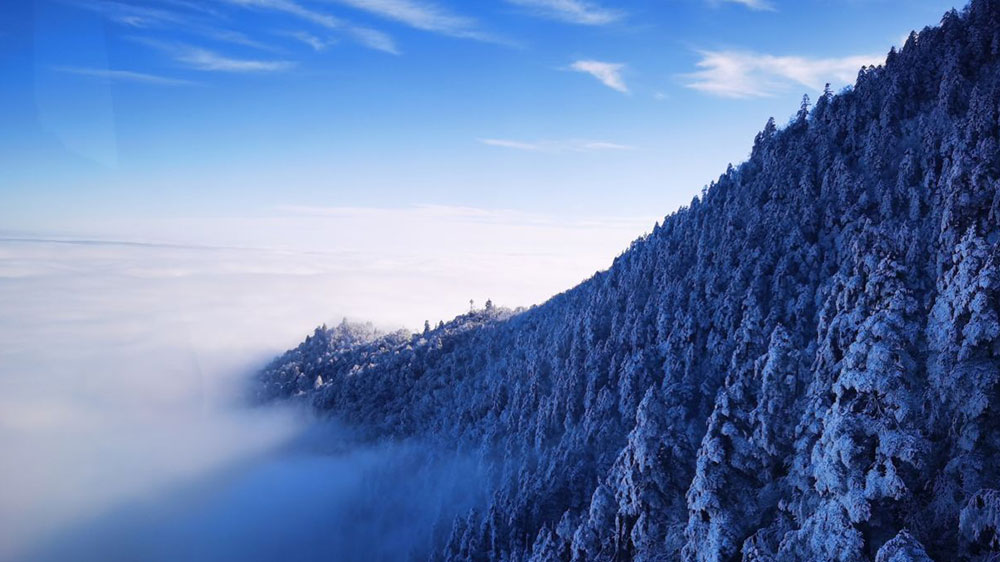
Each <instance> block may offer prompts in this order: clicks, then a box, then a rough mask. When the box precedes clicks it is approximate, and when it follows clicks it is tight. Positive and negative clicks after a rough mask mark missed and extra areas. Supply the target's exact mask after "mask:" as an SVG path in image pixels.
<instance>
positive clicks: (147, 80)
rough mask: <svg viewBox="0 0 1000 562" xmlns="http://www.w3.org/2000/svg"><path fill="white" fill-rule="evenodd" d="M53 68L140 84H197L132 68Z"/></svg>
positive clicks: (58, 70)
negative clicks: (136, 70) (131, 69)
mask: <svg viewBox="0 0 1000 562" xmlns="http://www.w3.org/2000/svg"><path fill="white" fill-rule="evenodd" d="M52 70H55V71H56V72H62V73H65V74H76V75H79V76H87V77H91V78H98V79H101V80H106V81H109V82H135V83H139V84H155V85H160V86H190V85H192V84H195V82H192V81H190V80H182V79H179V78H169V77H166V76H157V75H155V74H146V73H144V72H132V71H130V70H114V69H109V68H86V67H71V66H56V67H53V68H52Z"/></svg>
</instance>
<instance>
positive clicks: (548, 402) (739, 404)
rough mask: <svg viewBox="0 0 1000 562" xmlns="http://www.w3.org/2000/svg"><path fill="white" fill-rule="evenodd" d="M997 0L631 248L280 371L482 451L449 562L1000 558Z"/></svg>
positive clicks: (266, 391)
mask: <svg viewBox="0 0 1000 562" xmlns="http://www.w3.org/2000/svg"><path fill="white" fill-rule="evenodd" d="M998 143H1000V0H974V1H973V2H972V3H971V4H970V5H969V6H968V7H967V8H966V9H965V10H964V11H963V12H961V13H959V12H951V13H948V14H946V15H945V16H944V18H943V20H942V22H941V25H940V26H939V27H936V28H927V29H924V30H923V31H922V32H920V33H919V34H912V35H911V36H910V38H909V39H908V40H907V42H906V45H905V47H904V48H903V49H902V50H901V51H899V52H896V51H892V52H890V53H889V55H888V58H887V61H886V64H885V65H884V66H880V67H876V68H867V69H862V71H861V72H860V73H859V76H858V81H857V83H856V85H855V86H854V87H853V88H852V89H850V90H847V91H845V92H843V93H841V94H839V95H836V96H834V95H831V94H829V93H827V94H825V95H824V96H822V97H821V98H820V99H819V100H817V102H816V105H815V107H814V108H812V109H811V110H810V109H809V108H808V107H807V106H806V105H805V103H804V104H803V107H802V109H801V110H800V111H799V112H798V114H797V115H796V116H795V117H794V118H793V119H792V121H791V122H790V123H789V124H788V125H787V126H786V127H785V128H783V129H780V130H779V129H777V128H776V127H775V125H774V123H773V121H771V122H769V123H768V124H767V126H766V127H765V129H764V130H763V131H762V132H761V133H760V134H759V135H758V136H757V138H756V140H755V143H754V147H753V151H752V153H751V156H750V159H749V160H748V161H747V162H745V163H743V164H741V165H739V166H738V167H730V169H729V170H727V171H726V173H725V174H723V175H722V176H721V177H720V178H719V179H718V181H716V182H715V183H714V184H713V185H711V186H710V187H709V188H708V189H707V190H706V191H705V192H704V193H703V195H702V196H701V197H700V198H696V199H695V200H694V201H692V203H691V205H690V206H689V207H687V208H685V209H682V210H680V211H678V212H676V213H674V214H673V215H670V216H668V217H667V218H666V219H665V220H664V221H663V224H662V225H657V227H656V228H654V229H653V231H652V233H650V234H649V235H647V236H646V237H644V238H642V239H640V240H637V241H636V242H634V243H633V244H632V246H631V247H630V248H629V249H628V251H626V252H625V253H623V254H622V255H621V256H620V257H618V258H617V259H616V260H615V262H614V264H613V265H612V267H611V268H610V269H609V270H607V271H605V272H601V273H598V274H596V275H595V276H594V277H593V278H591V279H589V280H587V281H586V282H584V283H582V284H581V285H579V286H578V287H576V288H574V289H572V290H570V291H567V292H565V293H563V294H560V295H558V296H556V297H554V298H553V299H551V300H550V301H548V302H546V303H544V304H542V305H540V306H536V307H533V308H531V309H529V310H526V311H519V312H516V313H512V312H509V311H502V310H498V309H495V308H493V307H492V306H489V307H487V309H485V310H481V311H477V312H473V313H470V314H468V315H465V316H462V317H459V318H457V319H455V320H454V321H452V322H451V323H448V324H446V325H443V326H440V327H438V328H437V329H436V330H426V331H425V332H424V333H422V334H414V335H406V334H391V335H387V336H379V335H377V334H374V333H371V332H370V331H366V330H364V329H360V328H358V327H352V326H349V325H347V324H344V325H342V326H339V327H337V328H334V329H325V328H323V329H318V330H317V331H316V333H315V334H314V335H313V336H311V337H310V338H307V340H306V341H305V342H304V343H303V344H302V345H301V346H299V347H298V348H296V349H295V350H292V351H290V352H288V353H286V354H285V355H283V356H282V357H279V358H278V359H276V360H275V362H274V363H272V364H271V365H270V366H269V367H268V368H267V369H265V371H264V372H263V373H262V374H261V376H260V381H259V382H260V385H259V391H258V397H259V398H260V399H262V400H274V399H289V398H293V399H296V400H305V401H308V402H310V403H311V404H313V405H314V406H315V407H316V408H317V409H319V410H321V411H323V412H326V413H328V414H329V415H331V416H334V417H336V418H337V419H339V420H341V421H342V422H344V423H346V424H348V425H350V426H352V427H354V428H356V429H358V430H359V431H361V432H362V433H363V434H364V435H366V436H367V438H370V439H376V440H381V439H391V440H416V439H419V440H420V441H421V442H423V443H427V444H429V445H428V446H430V447H433V448H435V449H436V450H440V451H442V454H445V453H444V452H446V451H461V452H462V453H463V454H468V455H473V456H474V457H475V458H477V459H479V462H480V463H481V464H482V465H483V466H485V467H486V470H487V473H488V474H489V475H490V476H489V477H488V478H486V479H484V481H483V488H484V490H485V491H486V493H487V496H488V500H487V501H485V502H484V503H483V504H482V505H480V506H479V507H478V508H476V509H474V510H472V511H470V512H469V513H468V514H467V515H466V516H464V517H460V518H458V519H455V520H454V521H451V520H449V521H439V527H440V532H439V536H438V537H437V538H436V539H435V543H434V544H435V548H434V551H433V552H432V553H429V554H428V553H419V555H420V556H423V555H425V554H427V555H428V556H430V557H431V558H435V559H446V560H527V559H531V560H679V559H683V560H698V561H702V560H704V561H723V560H741V559H742V560H746V561H765V560H768V561H770V560H781V561H785V560H789V561H790V560H852V561H853V560H878V561H905V560H927V559H934V560H956V559H957V560H987V559H993V558H992V557H994V556H1000V515H998V514H1000V491H998V490H1000V462H998V461H1000V456H998V453H1000V412H998V411H997V409H998V408H1000V387H998V384H997V383H998V378H1000V320H998V312H1000V250H998V241H1000V189H998V188H1000V144H998Z"/></svg>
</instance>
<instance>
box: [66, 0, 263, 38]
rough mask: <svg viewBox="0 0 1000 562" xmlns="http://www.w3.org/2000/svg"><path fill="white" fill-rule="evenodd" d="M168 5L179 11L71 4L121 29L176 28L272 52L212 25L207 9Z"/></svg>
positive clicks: (211, 14) (109, 3) (237, 33)
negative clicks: (119, 26)
mask: <svg viewBox="0 0 1000 562" xmlns="http://www.w3.org/2000/svg"><path fill="white" fill-rule="evenodd" d="M171 4H174V5H176V6H177V7H178V8H180V10H167V9H163V8H153V7H148V6H138V5H134V4H126V3H122V2H112V1H96V2H75V3H73V4H72V5H73V6H76V7H78V8H81V9H85V10H89V11H91V12H95V13H97V14H99V15H101V16H102V17H104V18H105V19H106V20H108V21H110V22H112V23H115V24H118V25H122V26H125V27H130V28H134V29H143V30H154V29H155V30H166V29H180V30H183V31H184V32H185V33H188V34H192V35H198V36H200V37H203V38H205V39H209V40H212V41H218V42H223V43H232V44H234V45H242V46H244V47H253V48H255V49H261V50H273V49H272V48H271V46H269V45H267V44H265V43H262V42H260V41H257V40H255V39H253V38H251V37H249V36H248V35H247V34H245V33H243V32H241V31H236V30H233V29H227V28H225V27H219V26H217V25H215V21H214V20H215V19H218V18H220V17H221V16H220V15H219V14H218V12H215V11H214V10H211V9H210V8H208V7H205V6H201V5H194V4H190V3H188V2H182V1H176V2H171ZM192 12H193V13H192Z"/></svg>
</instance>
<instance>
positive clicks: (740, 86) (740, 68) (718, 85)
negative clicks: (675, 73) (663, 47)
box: [681, 50, 885, 98]
mask: <svg viewBox="0 0 1000 562" xmlns="http://www.w3.org/2000/svg"><path fill="white" fill-rule="evenodd" d="M699 54H700V55H701V60H699V61H698V62H697V63H696V66H697V67H698V69H699V70H697V71H695V72H692V73H689V74H684V75H681V78H682V80H684V85H685V86H687V87H688V88H691V89H694V90H698V91H700V92H704V93H706V94H711V95H714V96H719V97H726V98H754V97H768V96H772V95H775V94H777V93H780V92H783V91H787V90H788V89H789V88H792V87H795V86H805V87H807V88H810V89H812V90H820V89H822V88H823V85H824V84H825V83H827V82H830V83H837V84H849V83H851V82H853V81H854V79H855V78H856V77H857V74H858V69H860V68H861V67H862V66H866V65H875V64H881V63H882V62H884V61H885V55H853V56H846V57H831V58H811V57H804V56H777V55H770V54H763V53H756V52H753V51H731V50H730V51H700V52H699Z"/></svg>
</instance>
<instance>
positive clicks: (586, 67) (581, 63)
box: [569, 60, 629, 94]
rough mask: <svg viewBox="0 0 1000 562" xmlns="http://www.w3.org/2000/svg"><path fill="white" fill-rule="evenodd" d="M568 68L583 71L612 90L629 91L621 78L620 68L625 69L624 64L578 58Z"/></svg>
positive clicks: (625, 92)
mask: <svg viewBox="0 0 1000 562" xmlns="http://www.w3.org/2000/svg"><path fill="white" fill-rule="evenodd" d="M569 68H570V70H575V71H576V72H584V73H586V74H589V75H591V76H593V77H594V78H597V79H598V80H599V81H600V82H601V83H602V84H604V85H605V86H607V87H609V88H611V89H612V90H618V91H619V92H621V93H623V94H627V93H629V92H628V86H627V85H626V84H625V79H624V78H622V70H624V69H625V65H624V64H621V63H613V62H601V61H596V60H578V61H576V62H574V63H573V64H571V65H570V67H569Z"/></svg>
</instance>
